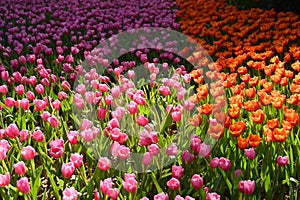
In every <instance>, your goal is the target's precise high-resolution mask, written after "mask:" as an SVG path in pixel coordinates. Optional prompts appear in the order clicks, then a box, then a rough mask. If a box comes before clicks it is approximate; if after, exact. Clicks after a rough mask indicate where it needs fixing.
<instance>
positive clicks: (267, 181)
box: [265, 174, 271, 192]
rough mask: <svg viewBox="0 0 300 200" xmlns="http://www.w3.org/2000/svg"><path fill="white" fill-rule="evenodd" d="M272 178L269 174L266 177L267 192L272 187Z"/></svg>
mask: <svg viewBox="0 0 300 200" xmlns="http://www.w3.org/2000/svg"><path fill="white" fill-rule="evenodd" d="M270 180H271V179H270V175H269V174H268V175H267V177H266V179H265V190H266V192H268V191H269V188H270V182H271V181H270Z"/></svg>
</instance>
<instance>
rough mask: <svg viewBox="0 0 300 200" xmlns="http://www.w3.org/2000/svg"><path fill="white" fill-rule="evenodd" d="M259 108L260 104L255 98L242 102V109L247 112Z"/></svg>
mask: <svg viewBox="0 0 300 200" xmlns="http://www.w3.org/2000/svg"><path fill="white" fill-rule="evenodd" d="M259 108H260V104H259V102H258V101H257V100H250V101H247V102H245V103H244V109H245V110H247V111H248V112H251V111H256V110H258V109H259Z"/></svg>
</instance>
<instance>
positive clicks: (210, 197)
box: [206, 192, 221, 200]
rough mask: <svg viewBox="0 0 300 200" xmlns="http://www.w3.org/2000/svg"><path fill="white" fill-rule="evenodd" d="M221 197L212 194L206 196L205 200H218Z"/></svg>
mask: <svg viewBox="0 0 300 200" xmlns="http://www.w3.org/2000/svg"><path fill="white" fill-rule="evenodd" d="M220 199H221V197H220V195H219V194H217V193H215V192H212V193H207V194H206V200H220Z"/></svg>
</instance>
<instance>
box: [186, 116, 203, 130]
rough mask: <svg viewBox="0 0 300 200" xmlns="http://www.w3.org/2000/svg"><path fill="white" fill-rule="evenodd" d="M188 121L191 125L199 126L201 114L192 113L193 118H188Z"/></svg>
mask: <svg viewBox="0 0 300 200" xmlns="http://www.w3.org/2000/svg"><path fill="white" fill-rule="evenodd" d="M188 121H189V123H190V124H191V125H192V126H196V127H197V126H200V125H201V124H202V117H201V115H196V114H194V115H193V118H190V119H189V120H188Z"/></svg>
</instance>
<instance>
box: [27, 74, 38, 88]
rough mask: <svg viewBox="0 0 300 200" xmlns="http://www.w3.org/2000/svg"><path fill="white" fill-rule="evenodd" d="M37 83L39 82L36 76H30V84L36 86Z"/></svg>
mask: <svg viewBox="0 0 300 200" xmlns="http://www.w3.org/2000/svg"><path fill="white" fill-rule="evenodd" d="M36 83H37V81H36V77H35V76H30V77H29V84H30V85H32V86H35V85H36Z"/></svg>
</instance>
